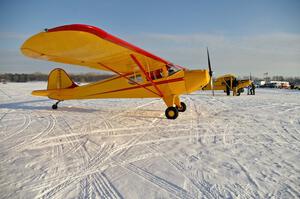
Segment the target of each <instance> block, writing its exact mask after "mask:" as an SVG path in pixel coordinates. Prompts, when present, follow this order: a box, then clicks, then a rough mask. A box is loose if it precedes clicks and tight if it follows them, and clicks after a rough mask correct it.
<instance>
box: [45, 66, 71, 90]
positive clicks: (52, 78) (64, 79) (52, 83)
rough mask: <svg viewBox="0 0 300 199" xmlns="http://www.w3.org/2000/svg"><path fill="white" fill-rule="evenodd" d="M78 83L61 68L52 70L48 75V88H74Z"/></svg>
mask: <svg viewBox="0 0 300 199" xmlns="http://www.w3.org/2000/svg"><path fill="white" fill-rule="evenodd" d="M74 87H77V85H76V84H75V83H74V82H73V81H72V80H71V78H70V77H69V75H68V74H67V73H66V71H64V70H63V69H61V68H56V69H54V70H52V71H51V72H50V74H49V76H48V86H47V90H53V89H63V88H74Z"/></svg>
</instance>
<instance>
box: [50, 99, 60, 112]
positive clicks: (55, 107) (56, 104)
mask: <svg viewBox="0 0 300 199" xmlns="http://www.w3.org/2000/svg"><path fill="white" fill-rule="evenodd" d="M59 102H61V101H60V100H58V101H57V102H56V103H55V104H53V105H52V109H53V110H55V109H57V107H58V104H59Z"/></svg>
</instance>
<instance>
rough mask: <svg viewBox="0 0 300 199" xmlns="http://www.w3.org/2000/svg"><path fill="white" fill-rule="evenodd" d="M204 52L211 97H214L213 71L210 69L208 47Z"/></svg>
mask: <svg viewBox="0 0 300 199" xmlns="http://www.w3.org/2000/svg"><path fill="white" fill-rule="evenodd" d="M206 52H207V62H208V70H209V76H210V87H211V91H212V95H213V96H214V95H215V91H214V83H213V71H212V69H211V64H210V58H209V51H208V47H206Z"/></svg>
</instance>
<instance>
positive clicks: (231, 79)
mask: <svg viewBox="0 0 300 199" xmlns="http://www.w3.org/2000/svg"><path fill="white" fill-rule="evenodd" d="M251 83H252V81H251V80H250V79H249V80H248V79H247V80H237V78H236V77H235V76H234V75H232V74H226V75H222V76H220V77H217V78H216V79H215V80H214V81H213V85H211V84H207V85H206V86H204V87H203V88H202V90H223V91H224V92H226V94H227V95H230V91H233V95H234V96H239V95H240V94H241V93H242V92H244V88H246V87H248V86H250V85H251Z"/></svg>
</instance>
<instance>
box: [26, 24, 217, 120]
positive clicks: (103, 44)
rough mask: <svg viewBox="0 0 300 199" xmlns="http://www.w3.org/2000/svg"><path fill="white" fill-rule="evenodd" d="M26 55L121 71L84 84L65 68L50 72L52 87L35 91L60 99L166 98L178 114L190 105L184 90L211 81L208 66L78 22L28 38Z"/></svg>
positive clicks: (169, 108)
mask: <svg viewBox="0 0 300 199" xmlns="http://www.w3.org/2000/svg"><path fill="white" fill-rule="evenodd" d="M21 51H22V53H23V54H24V55H25V56H28V57H32V58H36V59H42V60H48V61H54V62H60V63H66V64H74V65H79V66H84V67H89V68H93V69H98V70H104V71H111V72H113V73H115V74H116V75H115V76H113V77H112V78H108V79H105V80H103V81H100V82H96V83H90V84H87V85H83V86H78V85H77V84H75V83H74V82H73V81H72V80H71V78H70V77H69V76H68V75H67V73H66V72H65V71H64V70H63V69H60V68H57V69H54V70H53V71H52V72H51V73H50V74H49V77H48V86H47V90H36V91H33V92H32V94H33V95H37V96H45V97H48V98H50V99H54V100H58V101H57V102H56V103H55V104H53V106H52V108H53V109H57V105H58V103H59V102H61V101H64V100H72V99H98V98H162V99H163V100H164V102H165V104H166V105H167V109H166V111H165V115H166V117H167V118H168V119H176V118H177V116H178V112H184V111H185V110H186V105H185V103H184V102H181V101H180V95H182V94H187V93H191V92H193V91H196V90H198V89H201V88H202V87H204V86H205V85H207V84H208V82H209V81H210V79H211V77H210V74H211V67H210V65H209V71H208V70H188V69H186V68H183V67H181V66H178V65H175V64H173V63H171V62H169V61H166V60H164V59H162V58H160V57H158V56H156V55H154V54H152V53H149V52H147V51H145V50H143V49H141V48H139V47H136V46H134V45H132V44H130V43H128V42H126V41H124V40H121V39H119V38H117V37H115V36H113V35H111V34H109V33H107V32H105V31H103V30H101V29H100V28H97V27H94V26H90V25H83V24H72V25H65V26H60V27H56V28H52V29H45V31H44V32H40V33H38V34H36V35H34V36H32V37H30V38H29V39H28V40H26V41H25V42H24V44H23V45H22V47H21Z"/></svg>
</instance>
